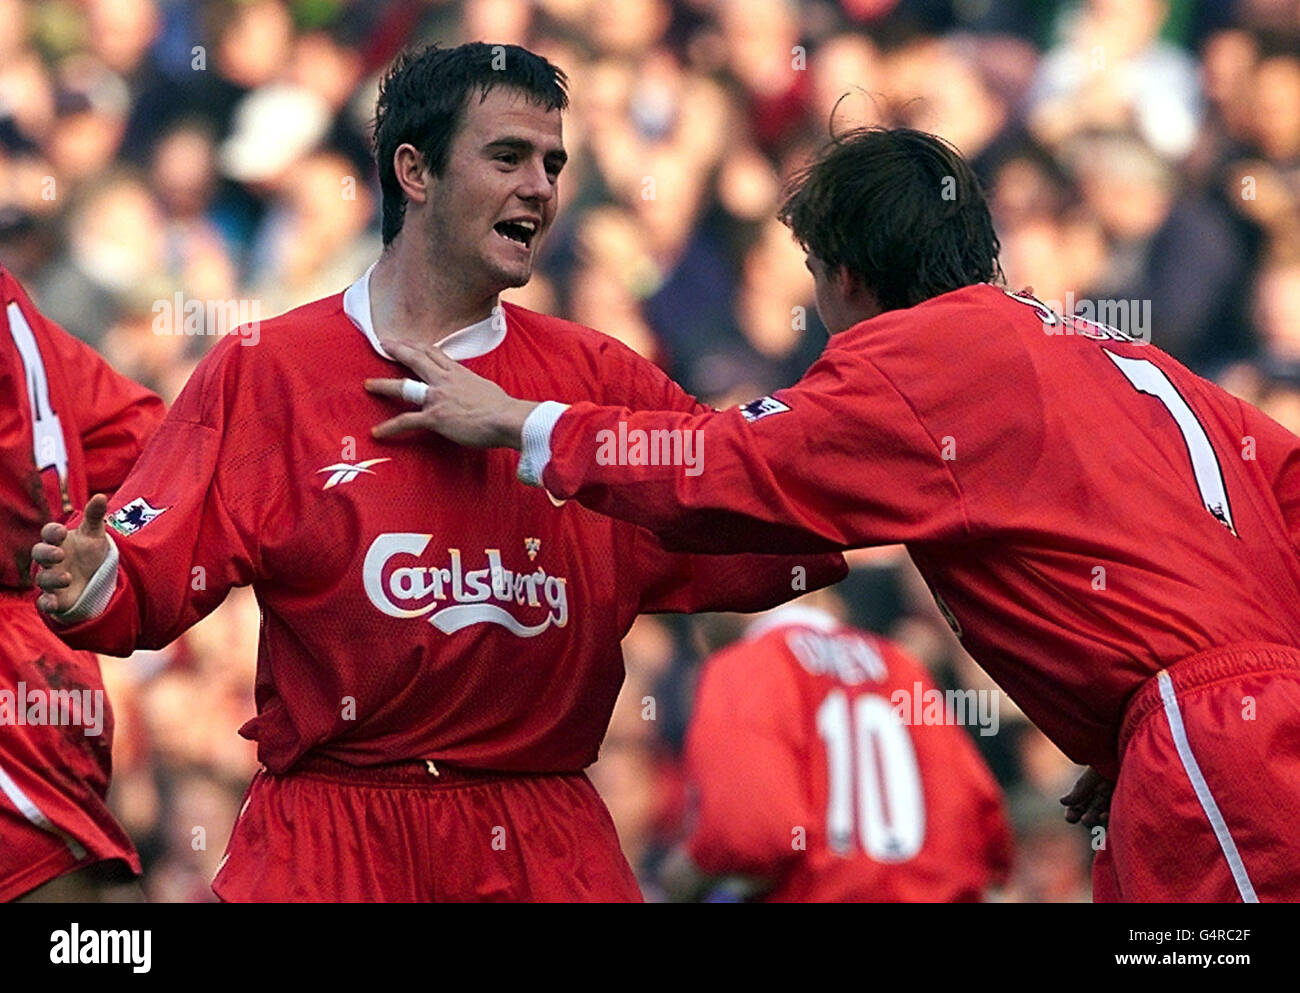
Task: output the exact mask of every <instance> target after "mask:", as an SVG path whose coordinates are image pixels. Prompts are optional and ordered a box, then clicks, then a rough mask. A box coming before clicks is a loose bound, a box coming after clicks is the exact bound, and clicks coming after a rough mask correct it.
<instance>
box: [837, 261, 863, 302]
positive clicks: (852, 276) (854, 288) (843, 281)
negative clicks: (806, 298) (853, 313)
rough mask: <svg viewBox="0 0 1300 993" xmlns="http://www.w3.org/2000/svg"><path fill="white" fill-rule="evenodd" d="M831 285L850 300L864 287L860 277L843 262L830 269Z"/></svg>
mask: <svg viewBox="0 0 1300 993" xmlns="http://www.w3.org/2000/svg"><path fill="white" fill-rule="evenodd" d="M831 285H832V286H834V287H835V290H836V292H837V293H839V294H840V295H842V296H843V297H844V299H846V300H852V299H853V298H854V297H855V296H857V295H858V294H860V293H861V292H862V291H863V290H865V289H866V283H864V282H863V280H862V277H861V276H859V275H858V274H857V273H856V272H854V271H853V270H852V269H850V268H849V267H848V266H847V265H845V264H844V263H843V262H841V263H840V264H839V265H837V266H836V267H835V268H834V269H832V270H831Z"/></svg>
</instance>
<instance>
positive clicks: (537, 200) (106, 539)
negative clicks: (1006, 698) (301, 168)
mask: <svg viewBox="0 0 1300 993" xmlns="http://www.w3.org/2000/svg"><path fill="white" fill-rule="evenodd" d="M565 102H566V97H565V92H564V77H563V74H562V73H560V72H559V71H558V70H557V69H555V67H553V66H552V65H550V64H549V63H548V62H546V61H545V60H544V59H541V58H539V57H538V56H536V55H533V54H532V53H530V52H527V51H525V50H524V49H521V48H517V47H514V46H488V45H483V44H473V45H464V46H460V47H458V48H454V49H444V50H439V49H428V50H425V51H423V52H419V53H412V54H410V55H407V56H403V57H401V58H399V60H398V62H397V63H396V64H395V65H394V67H393V68H392V69H391V70H390V72H389V74H388V75H387V77H386V78H385V80H384V83H383V86H382V90H381V95H380V98H379V106H378V112H377V119H376V127H375V145H376V152H377V157H378V163H379V170H380V178H381V183H382V186H383V237H384V242H385V245H386V246H387V247H386V250H385V252H384V254H383V255H382V257H381V258H380V260H379V261H378V262H377V263H376V264H375V265H374V266H372V267H371V269H370V270H369V271H367V272H366V273H365V275H363V276H362V277H361V278H360V279H359V280H357V281H356V282H355V283H354V284H353V285H352V286H350V287H349V288H348V289H347V290H346V292H343V293H339V294H337V295H335V296H332V297H329V298H327V299H324V300H319V301H317V302H315V303H310V304H307V305H306V306H303V307H300V308H298V309H297V310H294V311H291V312H290V313H288V314H285V315H284V316H282V317H278V318H276V319H274V320H271V321H267V322H264V323H263V324H262V325H261V326H260V327H259V328H258V329H257V334H255V335H253V334H243V335H232V336H230V337H227V338H226V339H224V340H222V341H221V342H220V343H218V344H217V345H216V347H215V348H214V349H213V350H212V352H211V353H209V355H208V356H207V357H206V358H205V359H204V360H203V362H202V363H201V364H200V366H199V368H198V369H197V370H196V372H195V374H194V376H193V377H192V378H191V380H190V382H189V383H188V384H187V385H186V387H185V389H184V391H183V392H182V393H181V395H180V397H179V398H178V399H177V401H176V403H175V406H174V407H173V409H172V411H171V414H170V415H169V417H168V420H167V421H166V422H165V423H164V424H163V426H162V428H161V429H160V430H159V432H158V434H157V436H156V437H155V439H154V441H153V443H152V444H151V445H150V447H149V449H148V450H147V451H146V452H145V453H144V455H143V457H142V458H141V459H140V462H139V464H138V465H137V467H136V469H135V470H134V471H133V472H132V474H131V476H130V477H129V478H128V479H127V480H126V482H125V483H124V484H123V485H122V487H121V488H120V489H119V490H118V492H117V494H116V495H115V496H114V497H113V500H112V501H111V503H106V502H105V501H104V499H103V498H102V497H100V498H97V499H95V500H93V501H92V502H91V504H90V505H88V507H87V510H86V514H85V516H84V517H83V519H82V520H81V522H80V523H79V525H78V527H77V529H76V530H75V531H73V532H71V537H69V532H68V530H67V529H66V528H62V527H60V526H58V525H50V526H48V527H47V528H46V529H45V531H44V537H45V542H46V543H43V544H41V545H38V546H37V548H36V549H34V555H35V556H36V557H37V558H38V560H39V561H40V562H41V564H42V565H43V566H45V568H44V569H43V570H42V572H41V573H40V574H39V576H38V582H39V583H40V584H41V585H42V587H43V588H44V589H46V590H47V591H49V592H47V593H46V594H44V595H43V596H42V598H41V602H42V606H43V608H44V609H47V610H59V611H60V612H61V613H60V614H59V617H58V618H57V619H56V620H54V621H53V622H52V623H54V624H55V625H56V627H58V630H59V631H60V632H61V634H62V635H63V637H64V638H65V639H66V640H68V641H69V642H70V643H72V644H76V645H84V646H93V647H95V648H97V649H99V650H101V651H105V652H108V653H110V654H124V653H126V652H129V651H131V650H132V649H134V648H136V647H138V646H149V645H161V644H165V643H166V642H169V641H171V640H172V639H173V638H175V637H176V636H177V635H179V634H180V633H181V632H182V631H184V630H185V629H186V628H187V627H189V626H190V625H191V624H193V623H194V622H195V621H197V620H198V619H199V618H200V617H202V616H204V615H205V614H207V613H208V612H209V611H211V610H212V609H214V608H215V607H216V606H217V605H218V604H219V603H220V602H221V600H222V599H223V598H224V597H225V595H226V593H227V591H228V590H229V589H230V588H231V587H233V586H237V585H246V584H251V585H252V586H253V589H254V591H255V592H256V594H257V597H258V600H259V603H260V605H261V609H262V618H263V625H262V633H261V643H260V648H259V657H258V673H257V683H256V703H257V716H256V717H254V718H253V719H252V720H251V721H250V722H249V723H248V724H247V725H246V726H245V727H244V728H243V729H242V731H241V733H242V734H244V735H245V736H246V737H248V738H251V739H253V740H255V741H257V743H258V755H259V758H260V760H261V762H262V764H263V769H262V770H261V771H260V772H259V773H258V775H257V776H256V778H255V779H254V781H253V783H252V785H251V786H250V788H249V792H248V795H247V799H246V801H245V803H244V806H243V809H242V811H241V813H240V816H239V818H238V820H237V821H236V824H235V827H234V831H233V833H232V837H231V840H230V843H229V845H228V848H227V852H226V856H225V859H224V860H223V864H222V868H221V869H220V870H219V871H218V874H217V878H216V880H215V881H214V884H213V888H214V890H215V891H216V893H217V894H218V896H220V897H221V898H223V899H225V900H317V901H321V900H328V901H335V900H342V901H360V900H367V901H368V900H383V901H416V900H635V899H639V898H640V893H639V890H638V888H637V884H636V881H635V879H634V878H633V875H632V872H631V870H630V868H629V866H628V864H627V861H626V860H625V859H624V857H623V855H622V853H621V851H620V848H619V844H618V839H617V837H616V836H615V833H614V827H613V823H612V821H611V819H610V817H609V814H608V812H607V811H606V809H605V807H604V804H603V803H602V802H601V801H600V799H599V797H598V796H597V794H596V792H595V790H594V788H593V787H592V785H591V783H590V782H589V781H588V780H587V778H586V776H585V775H584V774H583V772H582V770H583V769H584V768H585V767H586V766H587V765H589V764H590V763H592V762H593V761H594V760H595V758H596V753H597V749H598V747H599V744H600V740H601V737H602V735H603V734H604V731H605V728H606V726H607V724H608V721H609V717H610V713H611V711H612V708H613V705H614V701H615V698H616V696H617V694H618V691H619V687H620V685H621V683H622V680H623V662H622V655H621V652H620V648H619V641H620V639H621V638H622V636H623V635H624V633H626V631H627V630H628V628H629V626H630V625H631V623H632V621H633V619H634V618H635V616H636V615H637V613H638V612H643V611H675V610H703V609H719V608H721V609H738V610H755V609H761V608H765V607H768V606H772V605H775V604H776V603H779V602H781V601H783V600H786V599H789V598H790V597H792V596H794V595H795V594H796V592H797V590H798V589H799V588H800V587H803V586H805V585H806V586H807V588H809V589H812V588H815V587H818V586H821V585H824V584H825V583H827V582H830V581H834V580H837V579H839V578H840V577H841V576H843V574H844V572H845V571H846V567H845V565H844V563H843V560H842V559H841V558H840V557H839V556H838V555H833V556H826V555H822V556H817V557H803V558H794V557H787V558H781V557H772V556H754V555H742V556H734V557H727V558H717V557H714V556H698V557H697V556H691V555H671V554H668V553H666V552H664V551H663V550H662V549H661V548H660V547H659V546H658V545H657V543H656V542H655V540H654V539H653V538H652V536H651V535H650V534H649V533H648V532H646V531H643V530H641V529H639V528H637V527H634V526H631V525H626V524H623V523H616V522H613V521H611V520H610V519H609V518H606V517H603V516H601V515H599V514H596V513H593V512H592V511H589V510H587V509H586V508H584V507H581V506H580V505H578V504H566V505H564V506H560V505H558V504H557V503H556V502H554V501H552V500H550V499H549V498H548V497H547V496H546V494H545V493H543V492H541V491H524V490H521V489H520V488H519V487H518V486H517V484H515V481H514V476H515V471H516V466H515V462H516V461H517V460H516V457H515V456H514V455H513V454H512V453H507V452H488V453H470V452H466V451H465V450H464V449H462V448H459V447H458V446H456V445H453V444H451V443H449V442H445V441H443V440H441V439H433V438H430V437H429V436H428V435H427V434H424V433H419V434H413V435H412V434H408V435H406V436H404V437H402V436H389V437H385V438H384V440H382V441H376V440H374V439H372V438H371V435H370V429H371V427H372V426H373V425H375V424H376V423H378V422H380V421H382V420H384V419H386V418H390V417H391V416H392V415H393V414H395V413H396V412H397V411H399V410H401V409H402V406H403V405H402V404H401V403H400V402H395V401H394V400H391V399H389V398H387V397H384V396H376V395H371V394H368V393H366V392H365V391H364V390H363V388H362V385H363V382H364V381H365V380H367V379H378V378H386V377H393V376H395V375H399V376H400V375H401V374H402V372H403V370H402V367H401V366H400V365H399V364H398V362H397V361H396V359H400V357H401V355H402V354H405V352H404V350H402V349H400V348H399V346H397V345H395V344H393V343H392V339H393V338H395V337H396V336H398V335H399V334H400V335H401V336H403V337H406V338H409V339H414V340H417V341H421V340H422V341H427V342H441V344H442V347H443V348H445V349H447V351H448V353H449V354H452V355H455V356H456V357H457V358H458V359H460V360H462V361H465V362H466V363H467V364H468V365H469V366H471V367H472V368H475V369H478V370H480V371H481V372H483V373H484V374H485V375H487V376H491V377H493V378H496V379H500V380H501V381H503V382H509V383H511V385H512V389H514V390H516V391H517V392H520V393H523V394H525V395H532V396H548V395H552V394H556V393H558V394H559V395H561V396H564V397H565V398H567V399H570V400H573V401H577V400H579V399H584V398H590V399H599V400H601V401H602V402H616V403H619V404H628V405H631V406H632V407H635V408H659V407H669V408H672V409H676V410H680V411H682V412H683V413H686V412H693V411H699V410H702V409H706V408H703V407H702V406H701V405H699V404H697V403H696V402H695V401H694V400H692V399H691V398H690V397H688V396H687V395H686V394H684V393H683V392H682V391H681V390H680V389H679V388H678V387H676V386H675V385H674V384H673V383H672V382H671V381H669V380H668V379H667V378H666V377H665V376H664V375H663V374H662V373H661V372H660V371H659V370H658V369H657V368H656V367H655V366H653V365H652V364H651V363H650V362H648V361H646V360H644V359H642V358H640V357H639V356H637V355H636V354H635V353H633V352H632V351H630V350H629V349H627V348H625V347H623V346H622V345H620V344H619V343H618V342H617V341H615V340H614V339H613V338H610V337H607V336H605V335H602V334H600V333H598V332H596V331H592V330H590V329H587V328H583V327H579V326H577V325H574V324H570V323H568V322H565V321H561V320H557V319H554V318H550V317H546V316H543V315H541V314H536V313H532V312H531V311H528V310H525V309H523V308H521V307H516V306H511V305H509V304H504V305H501V304H499V303H498V300H497V297H498V294H499V293H500V292H501V291H502V290H504V289H506V288H508V287H511V286H521V285H523V284H524V283H526V282H527V280H528V278H529V276H530V274H531V269H532V262H533V258H534V255H535V253H536V250H537V246H538V242H539V240H540V239H541V237H542V236H543V234H544V233H545V231H546V229H547V228H549V226H550V224H551V221H552V220H553V219H554V217H555V212H556V183H557V180H558V177H559V173H560V170H561V169H562V167H563V165H564V160H565V152H564V148H563V143H562V140H561V111H562V109H563V108H564V106H565ZM105 524H107V527H108V528H109V529H110V530H111V532H112V534H111V540H110V536H109V535H108V534H106V532H105ZM74 555H75V556H79V557H80V558H81V560H82V561H83V562H84V561H88V562H89V563H90V564H93V565H94V566H95V567H96V568H94V569H88V568H86V567H85V566H84V565H82V564H78V565H77V567H76V568H69V567H68V566H69V564H70V561H71V559H72V558H73V557H74ZM101 559H102V562H101ZM92 573H93V577H92ZM88 580H89V582H88ZM60 624H62V625H63V626H59V625H60Z"/></svg>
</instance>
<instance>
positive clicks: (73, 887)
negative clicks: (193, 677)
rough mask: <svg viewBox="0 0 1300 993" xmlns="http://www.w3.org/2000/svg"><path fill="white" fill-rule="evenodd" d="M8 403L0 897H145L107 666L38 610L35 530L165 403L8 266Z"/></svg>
mask: <svg viewBox="0 0 1300 993" xmlns="http://www.w3.org/2000/svg"><path fill="white" fill-rule="evenodd" d="M0 398H3V399H2V400H0V549H2V550H3V557H0V901H5V900H12V899H15V898H19V899H31V900H75V901H97V900H100V899H104V900H113V899H135V898H139V897H140V896H141V893H140V888H139V886H138V885H137V884H135V883H134V882H132V880H133V878H134V876H135V875H137V874H138V873H139V872H140V859H139V856H138V855H137V854H136V851H135V847H134V846H133V845H132V844H131V841H130V839H129V838H128V837H127V835H126V832H125V831H123V830H122V828H121V827H120V826H119V825H118V823H117V821H116V820H115V819H114V818H113V816H112V814H111V813H110V812H109V809H108V806H107V802H106V795H107V792H108V781H109V775H110V772H111V769H112V745H113V712H112V709H111V707H110V705H109V701H108V697H107V695H106V694H105V693H104V684H103V681H102V679H101V678H100V674H99V662H98V660H97V659H96V658H95V656H94V654H92V653H91V652H79V651H73V650H72V649H70V648H68V646H66V645H65V644H63V642H61V641H60V640H59V639H58V638H57V637H55V636H54V635H53V634H52V633H51V632H50V631H49V630H48V629H47V628H46V626H45V624H44V623H43V622H42V620H41V618H40V615H39V614H38V613H37V611H36V607H35V604H34V603H33V602H32V592H33V589H34V584H33V583H32V578H31V536H32V535H33V534H35V533H37V532H38V531H39V530H40V527H41V522H42V521H45V520H47V519H49V518H62V517H65V516H67V515H68V514H70V513H71V512H72V510H73V508H74V507H78V506H81V505H82V504H83V503H84V502H85V500H86V498H87V495H88V494H89V492H90V491H93V490H104V489H113V488H114V487H116V486H117V485H118V484H119V483H120V482H121V481H122V480H123V479H124V478H126V474H127V471H128V470H129V469H130V468H131V465H132V463H134V462H135V460H136V457H137V456H138V455H139V454H140V452H141V450H142V449H143V448H144V444H145V442H146V440H147V439H148V438H149V436H150V435H151V434H152V433H153V431H154V429H155V428H156V427H157V426H158V424H159V422H160V421H161V420H162V417H163V405H162V401H161V400H159V399H158V397H156V396H154V394H152V393H150V392H149V391H148V390H146V389H144V387H142V386H138V385H136V384H135V383H133V382H131V381H130V380H128V379H126V378H124V377H123V376H120V375H118V374H117V373H116V372H114V371H113V370H112V369H111V368H110V367H109V365H108V363H107V362H105V361H104V360H103V359H102V358H100V357H99V355H97V354H96V353H95V351H94V350H93V349H91V348H90V347H89V346H87V345H84V344H82V343H81V342H79V341H77V340H76V339H75V338H73V337H72V336H71V335H69V334H68V333H67V332H66V331H64V330H63V329H62V328H60V327H59V326H58V325H57V324H55V323H54V322H53V321H50V320H48V319H47V318H46V317H44V316H43V315H42V314H41V313H40V312H39V311H37V309H36V307H35V306H34V305H33V304H32V302H31V300H30V299H29V298H28V297H27V295H26V293H24V292H23V289H22V287H21V286H19V284H18V281H17V280H16V279H14V278H13V276H11V275H10V274H9V272H8V271H7V270H5V269H4V268H3V267H0ZM69 693H71V694H75V695H76V696H75V700H76V702H75V703H73V702H71V698H70V697H68V696H67V695H66V694H69ZM60 694H64V695H60ZM64 701H69V702H68V703H66V704H65V703H64ZM87 705H89V707H87ZM29 718H35V720H34V721H32V720H29Z"/></svg>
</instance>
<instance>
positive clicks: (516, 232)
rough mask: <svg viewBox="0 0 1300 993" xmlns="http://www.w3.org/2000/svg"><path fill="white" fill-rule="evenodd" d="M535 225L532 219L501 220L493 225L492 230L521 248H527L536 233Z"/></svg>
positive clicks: (536, 225)
mask: <svg viewBox="0 0 1300 993" xmlns="http://www.w3.org/2000/svg"><path fill="white" fill-rule="evenodd" d="M537 227H538V224H537V222H536V221H533V220H520V221H502V222H501V223H500V224H496V225H494V226H493V228H492V230H493V231H495V232H496V233H497V234H499V235H500V236H501V237H502V238H505V239H506V240H507V241H513V242H514V243H515V244H516V245H519V246H521V247H522V248H529V247H531V246H532V243H533V238H534V237H535V236H536V234H537Z"/></svg>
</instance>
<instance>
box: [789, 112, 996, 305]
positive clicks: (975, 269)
mask: <svg viewBox="0 0 1300 993" xmlns="http://www.w3.org/2000/svg"><path fill="white" fill-rule="evenodd" d="M778 216H779V217H780V219H781V221H782V222H783V223H785V224H786V225H787V226H788V227H789V228H790V230H791V232H792V233H793V234H794V236H795V238H796V239H797V240H798V242H799V244H800V245H802V246H803V248H804V250H805V251H807V252H810V253H812V254H813V255H815V256H817V258H819V259H820V260H821V261H822V262H823V263H825V264H826V265H827V266H828V267H835V266H839V265H844V266H847V267H848V269H849V271H850V272H852V273H855V274H856V275H857V276H859V277H860V278H861V279H862V280H863V281H864V282H865V283H866V285H867V286H868V287H869V288H870V289H871V290H872V291H873V292H874V293H875V295H876V298H877V300H878V301H879V303H880V306H881V307H882V308H883V309H885V310H897V309H899V308H901V307H912V306H915V305H916V304H918V303H920V302H921V301H923V300H928V299H930V298H931V297H935V296H938V295H939V294H941V293H947V292H949V291H951V290H956V289H960V288H961V287H963V286H970V285H972V284H975V283H988V282H993V281H994V280H995V279H996V280H1000V279H1001V278H1002V270H1001V268H1000V267H999V265H998V252H999V251H1000V250H1001V246H1000V245H999V244H998V237H997V235H996V234H995V233H994V231H993V219H992V217H991V216H990V214H989V207H988V203H987V201H986V200H985V198H984V192H983V190H981V189H980V184H979V180H978V179H976V178H975V173H974V172H973V171H972V170H971V168H970V166H969V165H967V163H966V161H965V159H963V158H962V157H961V154H960V153H959V152H958V151H957V150H956V149H955V148H953V147H952V145H950V144H948V143H947V142H946V141H944V140H943V139H942V138H939V137H938V136H936V135H932V134H927V133H926V132H924V131H916V130H913V129H912V128H884V127H871V128H856V129H854V130H851V131H847V132H845V133H843V134H841V135H838V136H836V137H834V138H832V140H831V142H830V144H829V145H827V146H826V148H825V149H824V150H823V151H822V152H821V154H819V155H818V156H817V158H816V159H815V160H814V161H813V162H812V163H811V164H810V165H809V166H807V167H806V168H804V169H803V170H802V171H800V172H799V173H797V174H796V175H795V176H794V177H793V179H791V181H790V183H789V185H788V186H787V188H786V193H785V199H784V201H783V203H782V204H781V209H780V212H779V214H778Z"/></svg>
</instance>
